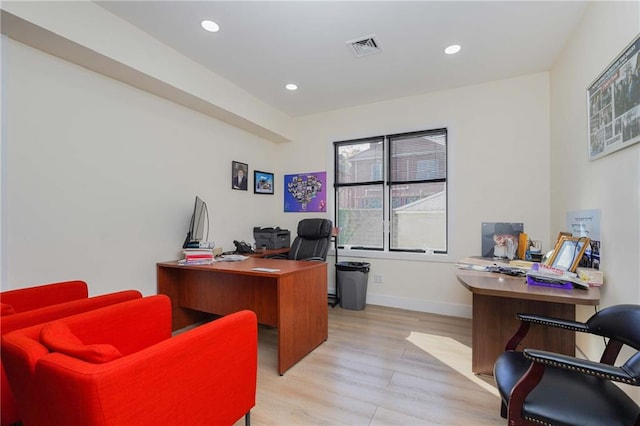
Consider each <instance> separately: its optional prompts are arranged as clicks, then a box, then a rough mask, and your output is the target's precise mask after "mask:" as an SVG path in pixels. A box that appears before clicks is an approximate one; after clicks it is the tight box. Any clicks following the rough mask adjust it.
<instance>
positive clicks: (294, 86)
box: [284, 83, 298, 90]
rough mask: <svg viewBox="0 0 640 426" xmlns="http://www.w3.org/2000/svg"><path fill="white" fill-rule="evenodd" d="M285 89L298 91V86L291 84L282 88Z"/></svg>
mask: <svg viewBox="0 0 640 426" xmlns="http://www.w3.org/2000/svg"><path fill="white" fill-rule="evenodd" d="M284 88H285V89H287V90H298V85H297V84H293V83H289V84H287V85H286V86H284Z"/></svg>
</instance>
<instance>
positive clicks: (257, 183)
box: [253, 170, 273, 195]
mask: <svg viewBox="0 0 640 426" xmlns="http://www.w3.org/2000/svg"><path fill="white" fill-rule="evenodd" d="M253 193H254V194H272V195H273V173H268V172H261V171H258V170H254V171H253Z"/></svg>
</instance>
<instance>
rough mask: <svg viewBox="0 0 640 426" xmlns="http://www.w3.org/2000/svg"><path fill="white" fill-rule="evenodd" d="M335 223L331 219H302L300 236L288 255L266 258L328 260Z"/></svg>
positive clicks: (299, 229)
mask: <svg viewBox="0 0 640 426" xmlns="http://www.w3.org/2000/svg"><path fill="white" fill-rule="evenodd" d="M332 227H333V223H332V222H331V221H330V220H329V219H302V220H301V221H300V222H298V235H297V236H296V238H295V239H294V240H293V243H292V244H291V248H290V249H289V253H288V254H286V255H277V254H276V255H271V256H266V257H269V258H271V259H289V260H315V261H321V262H324V261H326V260H327V252H328V251H329V244H330V242H331V229H332Z"/></svg>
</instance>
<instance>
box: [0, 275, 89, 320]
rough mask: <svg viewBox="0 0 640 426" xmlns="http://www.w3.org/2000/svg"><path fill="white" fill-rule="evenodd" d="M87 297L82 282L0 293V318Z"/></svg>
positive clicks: (85, 286) (84, 285) (87, 291)
mask: <svg viewBox="0 0 640 426" xmlns="http://www.w3.org/2000/svg"><path fill="white" fill-rule="evenodd" d="M87 297H89V290H88V289H87V283H86V282H84V281H64V282H59V283H52V284H43V285H39V286H35V287H28V288H19V289H16V290H8V291H3V292H2V293H0V302H1V303H2V316H5V315H7V314H9V315H10V314H14V313H20V312H26V311H31V310H34V309H38V308H44V307H45V306H50V305H55V304H58V303H64V302H70V301H71V300H78V299H86V298H87Z"/></svg>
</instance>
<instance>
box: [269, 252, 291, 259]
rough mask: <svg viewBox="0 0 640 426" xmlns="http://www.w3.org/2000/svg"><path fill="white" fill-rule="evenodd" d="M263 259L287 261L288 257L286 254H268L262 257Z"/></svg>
mask: <svg viewBox="0 0 640 426" xmlns="http://www.w3.org/2000/svg"><path fill="white" fill-rule="evenodd" d="M264 258H265V259H289V256H287V255H286V254H282V253H280V254H268V255H266V256H265V257H264Z"/></svg>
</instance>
